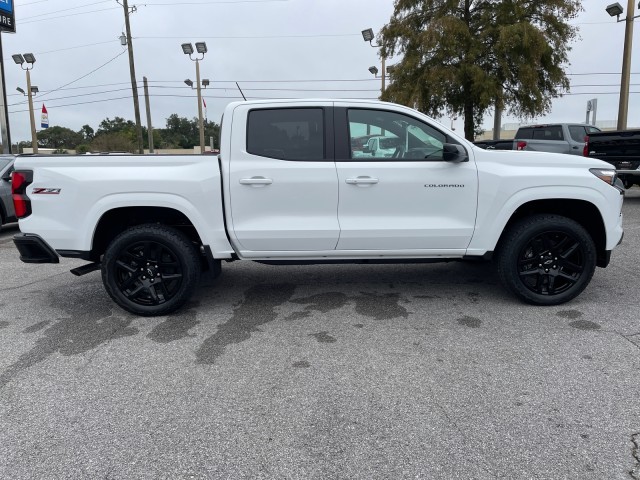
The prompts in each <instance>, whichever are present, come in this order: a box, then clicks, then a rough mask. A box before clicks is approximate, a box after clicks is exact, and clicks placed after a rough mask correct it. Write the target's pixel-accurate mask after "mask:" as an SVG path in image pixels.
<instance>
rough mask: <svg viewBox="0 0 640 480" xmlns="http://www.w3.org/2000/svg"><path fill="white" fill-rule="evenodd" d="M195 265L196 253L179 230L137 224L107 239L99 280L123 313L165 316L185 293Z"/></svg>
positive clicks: (192, 283) (193, 281)
mask: <svg viewBox="0 0 640 480" xmlns="http://www.w3.org/2000/svg"><path fill="white" fill-rule="evenodd" d="M200 269H201V267H200V261H199V258H198V252H197V250H196V248H195V246H194V245H193V243H192V242H191V241H190V240H189V239H188V238H187V236H186V235H184V234H183V233H182V232H180V231H178V230H176V229H173V228H171V227H167V226H164V225H156V224H149V225H140V226H136V227H132V228H130V229H128V230H125V231H124V232H122V233H121V234H120V235H118V236H117V237H116V238H115V239H113V241H112V242H111V243H110V244H109V246H108V247H107V250H106V252H105V254H104V258H103V261H102V282H103V284H104V287H105V289H106V290H107V293H108V294H109V295H110V296H111V298H112V299H113V300H114V301H115V302H116V303H117V304H118V305H120V306H121V307H122V308H124V309H125V310H127V311H128V312H131V313H134V314H136V315H143V316H155V315H166V314H168V313H171V312H173V311H175V310H177V309H178V308H180V307H181V306H182V305H183V304H184V303H185V302H186V301H187V300H188V299H189V298H190V297H191V295H192V294H193V292H194V290H195V289H196V287H197V285H198V280H199V278H200Z"/></svg>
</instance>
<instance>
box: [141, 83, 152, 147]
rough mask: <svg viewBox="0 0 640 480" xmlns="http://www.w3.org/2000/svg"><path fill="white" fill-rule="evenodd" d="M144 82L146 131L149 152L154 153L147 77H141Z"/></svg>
mask: <svg viewBox="0 0 640 480" xmlns="http://www.w3.org/2000/svg"><path fill="white" fill-rule="evenodd" d="M142 81H143V82H144V101H145V104H146V107H147V133H148V135H149V153H154V149H153V126H152V125H151V105H150V104H149V84H148V83H147V77H142Z"/></svg>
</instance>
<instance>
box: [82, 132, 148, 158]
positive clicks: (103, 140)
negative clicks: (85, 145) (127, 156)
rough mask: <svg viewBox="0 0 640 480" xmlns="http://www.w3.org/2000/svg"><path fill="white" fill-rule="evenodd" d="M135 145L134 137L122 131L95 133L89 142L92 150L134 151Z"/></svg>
mask: <svg viewBox="0 0 640 480" xmlns="http://www.w3.org/2000/svg"><path fill="white" fill-rule="evenodd" d="M136 149H137V145H136V142H135V139H132V138H131V137H130V136H129V135H127V134H126V133H124V132H111V133H102V134H101V135H96V137H95V138H94V139H93V141H92V142H91V151H93V152H131V153H133V152H135V151H136Z"/></svg>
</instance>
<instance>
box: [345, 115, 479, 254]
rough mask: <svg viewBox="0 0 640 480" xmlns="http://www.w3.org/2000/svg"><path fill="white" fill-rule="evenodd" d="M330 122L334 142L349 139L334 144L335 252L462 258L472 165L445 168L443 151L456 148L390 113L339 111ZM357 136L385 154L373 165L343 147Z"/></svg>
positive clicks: (418, 123) (470, 223)
mask: <svg viewBox="0 0 640 480" xmlns="http://www.w3.org/2000/svg"><path fill="white" fill-rule="evenodd" d="M338 105H339V104H336V107H338ZM335 118H336V121H335V123H336V138H337V139H338V136H339V135H345V136H347V135H348V137H349V138H347V139H343V140H337V143H336V145H337V147H336V168H337V171H338V182H339V194H340V205H339V207H338V219H339V221H340V227H341V233H340V240H339V241H338V246H337V250H341V251H348V250H349V251H353V250H360V251H361V250H380V251H404V252H408V251H411V250H413V251H415V250H420V251H421V252H422V253H425V252H424V251H425V250H429V251H431V253H433V254H434V255H437V254H438V253H440V254H444V253H455V252H460V253H463V252H464V250H465V249H466V248H467V246H468V245H469V242H470V241H471V237H472V235H473V231H474V228H475V220H476V208H477V196H478V174H477V170H476V165H475V161H474V159H473V158H472V157H470V158H468V161H465V162H459V163H453V162H447V161H445V160H444V159H443V144H444V143H452V142H454V141H455V140H452V139H451V138H449V137H448V136H447V135H446V134H445V133H443V132H442V131H440V130H439V129H438V128H437V127H436V126H435V125H430V124H429V123H427V122H426V121H424V120H420V119H418V118H414V117H412V116H409V115H407V114H405V113H400V112H398V111H393V110H392V108H390V109H389V110H379V109H368V108H347V107H346V106H345V107H344V108H336V117H335ZM364 132H371V133H372V134H376V133H377V134H379V135H380V137H379V138H378V141H379V143H380V144H384V146H385V149H382V150H380V152H382V153H380V154H379V155H378V156H377V157H367V156H363V155H362V154H361V152H358V151H354V148H353V147H350V146H351V145H353V144H354V143H353V142H351V141H350V140H351V139H353V138H357V137H359V136H362V135H364ZM343 146H346V148H344V147H343ZM467 150H470V149H467ZM467 155H469V156H471V155H472V154H471V152H469V151H468V152H467ZM419 253H420V252H416V254H419ZM399 254H402V252H399Z"/></svg>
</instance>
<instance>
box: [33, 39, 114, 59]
mask: <svg viewBox="0 0 640 480" xmlns="http://www.w3.org/2000/svg"><path fill="white" fill-rule="evenodd" d="M116 41H117V40H115V39H114V40H109V41H107V42H96V43H87V44H86V45H76V46H75V47H67V48H59V49H58V50H47V51H46V52H36V55H46V54H48V53H56V52H63V51H65V50H75V49H76V48H84V47H93V46H95V45H104V44H106V43H113V42H116Z"/></svg>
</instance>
